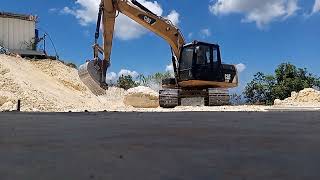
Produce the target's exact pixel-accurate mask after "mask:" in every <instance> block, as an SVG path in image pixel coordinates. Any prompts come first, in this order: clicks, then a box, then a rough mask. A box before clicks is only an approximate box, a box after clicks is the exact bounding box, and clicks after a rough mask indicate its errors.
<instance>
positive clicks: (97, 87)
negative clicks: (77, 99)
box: [78, 61, 108, 96]
mask: <svg viewBox="0 0 320 180" xmlns="http://www.w3.org/2000/svg"><path fill="white" fill-rule="evenodd" d="M99 69H100V68H99V66H98V65H95V63H94V62H93V61H88V62H86V63H85V64H83V65H81V66H80V67H79V71H78V74H79V77H80V79H81V81H82V82H83V83H84V84H85V85H86V86H87V87H88V88H89V89H90V91H91V92H92V93H93V94H95V95H96V96H100V95H104V94H106V89H108V87H107V86H101V83H100V79H101V71H99Z"/></svg>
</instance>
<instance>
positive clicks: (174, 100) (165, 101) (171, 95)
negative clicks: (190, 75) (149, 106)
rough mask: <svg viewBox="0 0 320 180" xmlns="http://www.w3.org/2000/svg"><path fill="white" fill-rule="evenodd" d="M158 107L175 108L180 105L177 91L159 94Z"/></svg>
mask: <svg viewBox="0 0 320 180" xmlns="http://www.w3.org/2000/svg"><path fill="white" fill-rule="evenodd" d="M159 103H160V107H163V108H175V107H176V106H180V105H181V98H180V97H179V90H178V89H165V90H160V92H159Z"/></svg>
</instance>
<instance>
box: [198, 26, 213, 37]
mask: <svg viewBox="0 0 320 180" xmlns="http://www.w3.org/2000/svg"><path fill="white" fill-rule="evenodd" d="M200 36H201V37H202V38H207V37H210V36H211V31H210V29H207V28H205V29H201V30H200Z"/></svg>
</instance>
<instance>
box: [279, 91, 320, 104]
mask: <svg viewBox="0 0 320 180" xmlns="http://www.w3.org/2000/svg"><path fill="white" fill-rule="evenodd" d="M274 105H275V106H283V105H286V106H304V107H308V106H310V107H314V106H317V107H320V91H317V90H315V89H312V88H307V89H304V90H302V91H300V92H298V93H297V92H292V93H291V97H289V98H287V99H285V100H283V101H281V100H279V99H276V100H275V101H274Z"/></svg>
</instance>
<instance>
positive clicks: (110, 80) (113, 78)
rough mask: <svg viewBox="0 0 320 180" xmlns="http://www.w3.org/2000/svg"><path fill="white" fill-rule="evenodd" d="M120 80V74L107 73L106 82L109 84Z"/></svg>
mask: <svg viewBox="0 0 320 180" xmlns="http://www.w3.org/2000/svg"><path fill="white" fill-rule="evenodd" d="M117 80H118V75H117V74H116V73H115V72H110V73H107V76H106V82H107V83H108V84H114V83H115V82H117Z"/></svg>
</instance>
